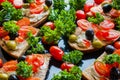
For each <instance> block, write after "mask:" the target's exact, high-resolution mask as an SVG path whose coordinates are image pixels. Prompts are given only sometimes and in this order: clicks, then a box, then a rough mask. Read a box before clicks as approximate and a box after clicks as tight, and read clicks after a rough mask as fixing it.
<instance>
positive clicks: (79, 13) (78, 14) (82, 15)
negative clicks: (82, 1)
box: [76, 10, 86, 20]
mask: <svg viewBox="0 0 120 80" xmlns="http://www.w3.org/2000/svg"><path fill="white" fill-rule="evenodd" d="M76 17H77V20H79V19H86V14H85V12H84V11H83V10H77V11H76Z"/></svg>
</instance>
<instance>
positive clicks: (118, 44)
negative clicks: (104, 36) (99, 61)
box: [114, 41, 120, 49]
mask: <svg viewBox="0 0 120 80" xmlns="http://www.w3.org/2000/svg"><path fill="white" fill-rule="evenodd" d="M114 47H115V48H116V49H120V41H116V42H115V43H114Z"/></svg>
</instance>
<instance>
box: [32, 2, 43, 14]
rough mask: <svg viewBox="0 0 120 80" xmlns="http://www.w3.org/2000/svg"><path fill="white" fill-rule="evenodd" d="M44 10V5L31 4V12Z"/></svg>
mask: <svg viewBox="0 0 120 80" xmlns="http://www.w3.org/2000/svg"><path fill="white" fill-rule="evenodd" d="M43 11H44V7H43V5H37V4H36V3H31V4H30V13H31V14H40V13H41V12H43Z"/></svg>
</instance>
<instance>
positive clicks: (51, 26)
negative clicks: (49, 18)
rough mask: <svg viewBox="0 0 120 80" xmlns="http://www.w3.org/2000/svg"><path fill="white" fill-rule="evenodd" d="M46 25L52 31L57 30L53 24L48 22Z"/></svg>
mask: <svg viewBox="0 0 120 80" xmlns="http://www.w3.org/2000/svg"><path fill="white" fill-rule="evenodd" d="M44 25H45V26H48V27H50V29H51V30H54V29H55V25H54V23H53V22H46V23H45V24H44Z"/></svg>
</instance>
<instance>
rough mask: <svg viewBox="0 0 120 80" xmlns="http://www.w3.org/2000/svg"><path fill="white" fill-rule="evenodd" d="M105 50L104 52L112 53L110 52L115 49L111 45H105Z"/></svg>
mask: <svg viewBox="0 0 120 80" xmlns="http://www.w3.org/2000/svg"><path fill="white" fill-rule="evenodd" d="M105 51H106V53H108V54H112V53H113V52H114V51H115V48H114V47H113V46H112V45H107V46H106V47H105Z"/></svg>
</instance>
